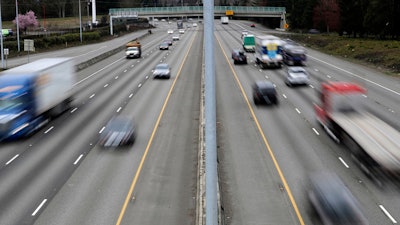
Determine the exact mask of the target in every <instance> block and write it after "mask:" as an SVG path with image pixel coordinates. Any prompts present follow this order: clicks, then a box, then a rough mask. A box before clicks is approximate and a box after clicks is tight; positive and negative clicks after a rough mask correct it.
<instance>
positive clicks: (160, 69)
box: [153, 63, 171, 79]
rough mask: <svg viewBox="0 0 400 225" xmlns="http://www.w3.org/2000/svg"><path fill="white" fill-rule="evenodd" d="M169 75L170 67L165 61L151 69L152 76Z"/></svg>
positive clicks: (167, 77)
mask: <svg viewBox="0 0 400 225" xmlns="http://www.w3.org/2000/svg"><path fill="white" fill-rule="evenodd" d="M170 77H171V68H170V67H169V65H168V64H167V63H161V64H158V65H157V66H156V67H155V68H154V70H153V78H154V79H155V78H165V79H169V78H170Z"/></svg>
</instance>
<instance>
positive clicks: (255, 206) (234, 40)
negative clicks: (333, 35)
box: [0, 20, 400, 225]
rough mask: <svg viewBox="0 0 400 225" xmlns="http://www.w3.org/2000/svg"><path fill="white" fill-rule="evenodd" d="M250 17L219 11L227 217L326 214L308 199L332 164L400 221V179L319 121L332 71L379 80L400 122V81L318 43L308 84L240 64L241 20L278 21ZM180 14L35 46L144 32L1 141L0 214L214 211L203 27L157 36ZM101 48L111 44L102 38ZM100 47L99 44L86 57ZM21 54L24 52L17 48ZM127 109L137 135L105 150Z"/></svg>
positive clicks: (354, 188) (132, 218)
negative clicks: (210, 207) (133, 50)
mask: <svg viewBox="0 0 400 225" xmlns="http://www.w3.org/2000/svg"><path fill="white" fill-rule="evenodd" d="M248 23H249V22H246V21H232V20H231V21H230V22H229V24H227V25H222V24H221V23H220V21H219V20H216V21H215V43H214V44H215V51H214V54H215V60H216V61H215V65H216V68H215V76H216V95H217V96H216V98H217V99H216V100H217V134H218V135H217V142H218V146H217V151H218V172H219V174H218V175H219V194H220V195H219V196H220V206H221V207H220V213H221V214H220V216H221V220H222V222H223V223H224V224H232V225H236V224H237V225H241V224H271V225H275V224H276V225H280V224H322V222H321V221H320V220H319V219H318V218H317V217H316V216H315V214H314V212H313V211H312V209H311V205H310V203H309V201H308V198H307V190H308V176H309V174H310V173H312V172H315V171H331V172H334V173H336V174H338V176H339V177H340V178H341V179H342V180H343V182H344V183H345V185H346V186H347V187H348V188H349V190H350V191H351V193H352V194H353V195H354V196H355V197H356V199H357V200H358V201H359V202H360V204H361V207H362V209H363V211H364V213H365V215H366V217H367V219H368V221H369V223H370V224H371V225H372V224H379V225H385V224H395V223H398V222H399V221H400V217H399V215H400V207H399V205H400V195H399V191H398V188H395V187H392V186H390V185H385V186H380V185H378V184H376V183H375V182H374V181H373V180H371V179H369V178H368V177H367V176H366V175H365V174H364V173H363V172H362V171H361V169H360V168H359V167H358V166H357V164H356V163H355V162H354V161H353V160H352V159H351V156H350V154H349V153H348V151H347V150H346V149H345V148H344V147H343V146H341V145H338V144H336V143H335V142H334V141H333V140H332V139H331V138H329V136H328V135H327V134H326V133H325V132H324V130H323V129H322V128H321V127H320V126H319V125H318V124H317V122H316V120H315V114H314V110H313V103H315V102H319V100H318V88H319V82H320V81H321V80H337V81H353V82H357V83H362V84H363V85H364V86H365V87H366V88H367V89H368V97H367V103H368V108H369V110H371V111H372V112H373V113H375V114H377V115H379V116H380V117H381V118H382V119H383V120H385V121H387V122H388V123H389V124H391V125H392V126H393V127H395V128H396V129H397V130H400V114H399V112H400V104H399V95H400V80H399V79H396V78H394V77H390V76H386V75H383V74H380V73H379V72H377V71H376V70H373V69H369V68H367V67H364V66H361V65H357V64H354V63H350V62H347V61H345V60H342V59H339V58H335V57H332V56H329V55H326V54H323V53H320V52H317V51H314V50H311V49H308V62H307V65H306V67H305V68H306V70H307V71H308V72H309V73H310V75H311V84H310V85H309V86H305V87H296V88H290V87H287V86H286V85H285V83H284V76H285V72H286V69H287V68H286V66H284V67H283V68H281V69H260V68H259V67H258V66H257V65H256V64H255V62H254V56H253V54H251V53H247V56H248V62H249V63H248V64H247V65H234V64H233V61H232V59H231V55H230V54H231V50H232V49H234V48H241V43H240V35H241V31H242V30H243V29H247V30H249V32H251V33H254V34H256V35H261V34H267V33H271V32H274V31H271V30H267V29H266V28H263V27H261V26H258V25H257V26H256V27H255V28H252V27H250V26H249V24H248ZM169 27H173V28H174V29H175V32H177V30H176V24H174V23H172V24H168V23H166V22H165V24H164V23H161V22H160V25H159V27H158V28H156V29H153V34H151V35H144V34H145V32H144V31H142V33H140V32H139V33H134V34H131V35H129V36H125V37H119V38H117V39H114V40H113V43H99V44H97V45H96V46H88V48H87V49H86V48H84V47H81V48H75V49H72V50H71V49H68V50H63V51H61V52H52V53H47V54H50V55H46V54H43V55H40V56H34V55H32V56H31V59H32V60H33V59H34V57H55V56H69V57H75V60H76V62H77V64H78V63H83V62H86V61H87V60H89V59H90V58H92V57H96V56H98V55H99V54H103V52H102V53H100V51H104V52H107V51H110V50H112V49H115V48H116V47H118V46H123V45H124V44H125V43H126V42H127V41H129V40H131V39H133V38H134V37H141V39H140V40H141V43H142V51H143V53H142V58H139V59H126V58H125V55H124V51H119V52H117V53H116V54H113V55H111V56H109V57H107V58H105V59H104V60H101V61H99V62H97V63H91V64H90V65H87V66H86V67H85V68H82V69H80V70H79V71H78V72H77V76H78V79H77V80H78V82H77V83H76V84H75V88H74V89H75V90H74V91H75V99H74V101H73V104H72V105H73V107H72V108H71V109H70V110H69V111H67V112H65V113H64V114H63V115H61V116H60V117H59V118H56V119H55V120H53V121H51V122H50V123H49V124H47V125H46V126H45V127H44V128H43V129H41V130H39V131H38V132H37V133H35V134H34V135H32V136H31V137H27V138H26V139H23V140H20V141H18V142H10V143H2V144H1V147H0V149H1V151H0V163H1V166H0V180H1V183H0V224H7V225H14V224H15V225H21V224H37V225H47V224H49V225H50V224H82V225H84V224H98V225H102V224H104V225H109V224H117V225H118V224H143V225H145V224H146V225H147V224H148V225H154V224H171V225H176V224H198V223H199V221H202V222H204V218H205V217H204V216H205V215H204V210H203V207H204V202H202V199H203V197H204V190H205V189H204V187H203V185H204V180H203V179H202V176H203V174H202V173H203V169H204V168H203V166H204V164H203V161H204V152H202V144H203V142H202V138H203V137H202V126H201V125H202V124H203V123H204V121H203V120H202V110H203V102H202V101H203V99H202V94H203V89H202V88H203V83H202V75H203V72H204V71H203V69H204V65H203V59H204V54H209V53H208V52H204V51H203V47H204V46H203V45H204V43H203V25H202V24H199V27H191V28H189V29H187V30H186V32H185V34H183V35H181V38H180V40H179V41H175V42H174V43H173V45H172V46H171V47H170V49H169V50H167V51H166V50H164V51H162V50H159V49H158V45H159V43H161V42H162V40H164V39H166V38H167V37H168V36H169V35H168V34H167V29H168V28H169ZM100 46H103V47H100ZM85 52H86V53H87V54H89V53H92V54H93V55H90V56H89V55H85ZM9 60H10V61H9V63H10V64H11V63H13V65H18V64H19V63H21V61H24V60H26V59H23V60H21V59H9ZM158 63H168V64H170V65H171V67H172V76H171V78H170V79H169V80H158V79H157V80H154V79H153V78H152V75H151V71H152V69H153V68H154V67H155V65H156V64H158ZM256 80H270V81H272V82H273V83H274V84H275V85H276V88H277V91H278V95H279V101H280V104H279V105H278V106H258V107H256V106H255V105H254V103H253V100H252V92H251V85H252V84H253V83H254V81H256ZM116 114H123V115H126V116H128V117H131V118H133V119H134V121H136V123H137V126H138V136H137V139H136V141H135V143H134V145H133V146H131V147H125V148H117V149H104V148H102V147H100V146H99V145H98V144H97V141H98V136H99V131H100V130H101V129H102V128H103V127H104V125H105V124H106V123H107V121H108V120H109V119H110V118H111V117H112V116H113V115H116Z"/></svg>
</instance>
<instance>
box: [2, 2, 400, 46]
mask: <svg viewBox="0 0 400 225" xmlns="http://www.w3.org/2000/svg"><path fill="white" fill-rule="evenodd" d="M17 2H18V12H19V14H25V13H26V12H28V11H33V12H34V13H35V15H36V16H37V17H38V19H43V18H57V17H59V18H62V17H71V16H78V14H79V4H78V3H79V2H80V3H81V12H82V15H83V16H84V15H86V13H89V14H90V13H91V5H90V4H91V0H80V1H79V0H17ZM15 4H16V1H15V0H2V3H1V7H2V8H1V10H2V12H1V13H2V20H8V21H11V20H14V19H15V12H16V5H15ZM214 4H215V5H235V6H271V7H285V8H286V16H287V21H288V24H289V27H290V29H293V30H296V29H298V30H308V29H311V28H314V29H318V30H320V31H322V32H338V33H339V34H341V35H342V34H345V35H351V36H354V37H363V36H375V37H378V38H392V39H398V38H399V37H400V19H398V18H397V15H400V1H399V0H215V1H214ZM181 5H185V6H191V5H193V6H197V5H202V0H97V1H96V6H97V7H96V12H97V14H98V15H107V14H108V10H109V8H135V7H155V6H157V7H162V6H181Z"/></svg>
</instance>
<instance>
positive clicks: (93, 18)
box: [90, 0, 96, 24]
mask: <svg viewBox="0 0 400 225" xmlns="http://www.w3.org/2000/svg"><path fill="white" fill-rule="evenodd" d="M90 1H91V2H92V24H96V0H90Z"/></svg>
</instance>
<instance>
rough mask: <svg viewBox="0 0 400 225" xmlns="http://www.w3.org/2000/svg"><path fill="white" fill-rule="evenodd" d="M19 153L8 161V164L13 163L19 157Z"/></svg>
mask: <svg viewBox="0 0 400 225" xmlns="http://www.w3.org/2000/svg"><path fill="white" fill-rule="evenodd" d="M18 156H19V154H16V155H15V156H14V157H12V158H11V159H10V160H8V162H6V165H8V164H10V163H12V162H13V161H14V160H15V159H16V158H18Z"/></svg>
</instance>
